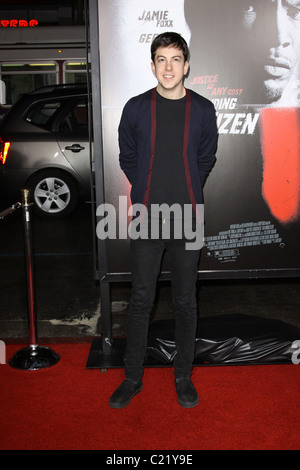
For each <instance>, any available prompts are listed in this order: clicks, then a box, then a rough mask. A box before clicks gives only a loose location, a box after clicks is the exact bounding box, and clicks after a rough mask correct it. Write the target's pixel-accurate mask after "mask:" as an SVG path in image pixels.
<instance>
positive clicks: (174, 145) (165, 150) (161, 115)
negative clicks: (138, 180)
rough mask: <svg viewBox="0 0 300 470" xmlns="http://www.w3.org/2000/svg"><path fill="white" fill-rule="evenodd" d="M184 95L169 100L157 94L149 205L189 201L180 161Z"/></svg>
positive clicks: (181, 155) (181, 160)
mask: <svg viewBox="0 0 300 470" xmlns="http://www.w3.org/2000/svg"><path fill="white" fill-rule="evenodd" d="M185 109H186V98H185V97H184V98H181V99H178V100H170V99H167V98H164V97H162V96H161V95H159V94H158V93H157V100H156V142H155V155H154V160H153V167H152V177H151V185H150V196H149V206H150V204H163V203H166V204H168V205H169V206H171V205H173V204H175V203H177V204H180V205H181V206H182V207H183V205H184V204H190V198H189V193H188V189H187V182H186V177H185V169H184V161H183V137H184V125H185Z"/></svg>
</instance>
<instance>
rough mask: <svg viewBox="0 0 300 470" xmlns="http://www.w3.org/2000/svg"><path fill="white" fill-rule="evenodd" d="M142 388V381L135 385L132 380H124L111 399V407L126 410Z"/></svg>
mask: <svg viewBox="0 0 300 470" xmlns="http://www.w3.org/2000/svg"><path fill="white" fill-rule="evenodd" d="M142 388H143V384H142V382H141V381H140V382H138V383H134V382H131V381H130V380H124V382H122V383H121V385H120V386H119V387H118V388H117V390H115V392H114V393H113V394H112V396H111V397H110V399H109V406H110V407H111V408H124V407H125V406H127V405H129V403H130V402H131V399H132V398H133V397H134V396H135V395H136V394H137V393H139V392H140V391H141V390H142Z"/></svg>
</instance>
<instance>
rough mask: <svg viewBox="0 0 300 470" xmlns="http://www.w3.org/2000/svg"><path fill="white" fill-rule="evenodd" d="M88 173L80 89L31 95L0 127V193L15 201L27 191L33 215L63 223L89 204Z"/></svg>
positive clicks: (57, 89)
mask: <svg viewBox="0 0 300 470" xmlns="http://www.w3.org/2000/svg"><path fill="white" fill-rule="evenodd" d="M91 168H92V164H91V158H90V144H89V126H88V93H87V87H86V86H84V85H82V86H81V85H57V86H52V87H44V88H41V89H38V90H35V91H34V92H32V93H29V94H27V95H24V96H23V97H22V98H21V99H20V100H19V101H18V102H17V103H16V104H15V105H14V106H13V107H12V108H11V109H10V110H9V112H8V113H7V114H6V115H5V117H4V118H3V120H2V121H1V122H0V191H1V193H2V194H3V195H5V196H8V195H9V196H14V195H15V197H16V198H17V199H18V200H19V199H20V190H21V189H24V188H29V189H31V199H32V202H33V203H34V209H35V211H36V212H37V213H38V214H39V215H41V216H46V217H64V216H66V215H68V214H70V213H71V212H72V211H73V209H74V208H75V206H76V204H77V201H78V198H79V197H81V196H82V197H84V198H89V197H90V194H91V193H90V191H91Z"/></svg>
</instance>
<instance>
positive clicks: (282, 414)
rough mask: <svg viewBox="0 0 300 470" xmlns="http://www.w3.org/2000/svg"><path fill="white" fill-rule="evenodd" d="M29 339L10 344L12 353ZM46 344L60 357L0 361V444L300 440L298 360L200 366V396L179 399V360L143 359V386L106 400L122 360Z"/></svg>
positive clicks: (293, 445)
mask: <svg viewBox="0 0 300 470" xmlns="http://www.w3.org/2000/svg"><path fill="white" fill-rule="evenodd" d="M21 347H24V345H23V346H16V345H8V346H7V360H8V359H9V358H10V357H12V356H13V355H14V353H15V352H16V351H18V350H19V349H20V348H21ZM50 347H51V348H52V349H54V351H55V352H57V353H58V354H59V355H60V357H61V359H60V361H59V363H58V364H57V365H55V366H53V367H51V368H49V369H44V370H40V371H34V372H26V371H19V370H15V369H12V368H11V367H10V366H9V365H0V379H1V398H0V416H1V418H0V429H1V439H0V442H1V444H0V448H1V450H75V449H76V450H101V449H104V450H115V451H116V450H120V451H121V450H126V449H128V450H144V449H145V450H196V449H197V450H222V449H224V450H229V449H233V450H239V449H243V450H245V449H250V450H255V449H261V450H281V449H284V450H293V449H294V450H298V449H299V447H300V406H299V391H300V366H299V365H293V364H291V365H271V366H231V367H229V366H222V367H197V368H195V369H194V374H193V382H194V384H195V386H196V388H197V390H198V393H199V397H200V403H199V405H198V406H197V407H196V408H193V409H187V410H185V409H182V408H181V407H180V406H179V405H178V404H177V399H176V394H175V389H174V379H173V369H172V368H158V369H146V371H145V375H144V389H143V391H142V392H141V393H140V394H139V395H137V396H136V397H135V398H134V399H133V401H132V403H131V404H130V405H129V406H128V407H127V408H124V409H122V410H112V409H110V408H109V406H108V399H109V396H110V394H111V393H112V392H113V391H114V390H115V388H116V387H117V386H118V385H119V384H120V381H121V380H122V379H123V370H121V369H116V370H109V371H108V372H107V373H100V371H99V370H91V369H89V370H87V369H86V368H85V366H86V361H87V358H88V354H89V350H90V344H88V343H84V344H56V345H54V346H51V345H50Z"/></svg>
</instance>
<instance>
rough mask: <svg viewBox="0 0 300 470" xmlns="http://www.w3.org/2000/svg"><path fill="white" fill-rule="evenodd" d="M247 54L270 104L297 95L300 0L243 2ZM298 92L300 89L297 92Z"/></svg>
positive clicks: (250, 0)
mask: <svg viewBox="0 0 300 470" xmlns="http://www.w3.org/2000/svg"><path fill="white" fill-rule="evenodd" d="M236 6H237V8H239V7H240V6H241V7H242V12H240V14H242V18H241V17H240V18H241V20H242V29H243V30H244V34H245V35H246V36H248V37H247V42H246V44H247V48H248V51H247V52H248V54H249V52H250V57H251V59H252V60H253V67H254V68H255V70H256V72H257V74H258V75H259V76H260V77H262V81H263V89H264V93H265V96H266V99H267V102H270V103H271V102H277V101H278V100H280V99H281V101H283V95H284V92H285V90H286V89H287V88H288V91H286V94H287V93H289V94H291V93H293V92H294V93H297V90H295V88H296V87H297V86H298V87H299V81H298V78H299V72H300V70H299V58H300V0H241V2H239V1H238V2H236ZM298 93H299V89H298Z"/></svg>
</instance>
